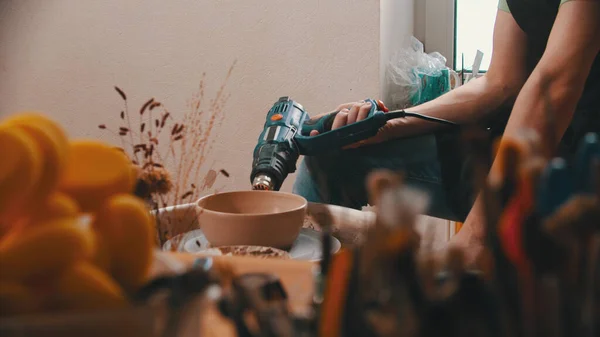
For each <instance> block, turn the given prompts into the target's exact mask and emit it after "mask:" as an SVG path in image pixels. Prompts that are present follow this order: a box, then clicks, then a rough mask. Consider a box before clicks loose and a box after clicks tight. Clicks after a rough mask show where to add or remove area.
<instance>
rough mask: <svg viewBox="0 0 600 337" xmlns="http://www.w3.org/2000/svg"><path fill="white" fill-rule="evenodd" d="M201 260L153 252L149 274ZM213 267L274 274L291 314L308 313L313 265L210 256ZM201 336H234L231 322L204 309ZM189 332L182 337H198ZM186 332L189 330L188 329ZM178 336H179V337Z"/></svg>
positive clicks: (188, 255)
mask: <svg viewBox="0 0 600 337" xmlns="http://www.w3.org/2000/svg"><path fill="white" fill-rule="evenodd" d="M199 257H201V256H200V255H196V254H187V253H172V252H161V251H157V252H156V260H155V261H156V262H155V264H154V266H153V270H152V275H153V276H157V275H162V274H170V273H177V272H182V271H184V270H185V269H187V268H190V267H191V266H192V264H193V263H194V261H195V260H196V259H198V258H199ZM213 259H214V262H215V264H217V265H219V264H227V266H229V267H232V268H233V270H234V272H235V273H236V274H244V273H250V272H252V273H254V272H264V273H271V274H275V275H277V276H278V277H279V278H280V279H281V282H282V284H283V286H284V287H285V290H286V291H287V293H288V296H289V304H290V310H291V311H292V312H293V313H294V314H298V315H302V314H304V313H306V312H307V310H309V305H310V301H311V300H312V295H313V291H314V281H313V270H314V269H313V268H314V267H315V266H316V265H315V264H314V263H312V262H305V261H296V260H279V259H260V258H253V257H237V256H236V257H231V256H213ZM201 314H202V315H201V316H202V317H201V318H200V320H201V321H200V327H199V328H200V331H201V332H200V334H199V335H200V336H220V337H227V336H235V330H234V328H233V326H232V325H231V323H230V322H229V321H228V320H226V319H225V318H223V317H222V316H221V315H220V314H219V313H218V312H217V310H216V308H214V307H212V306H207V307H205V308H204V309H203V310H202V311H201ZM191 329H192V332H183V333H182V336H185V337H187V336H188V335H189V336H197V335H198V334H196V335H194V331H197V329H198V328H197V327H192V328H191ZM188 330H189V328H188ZM178 337H179V336H178Z"/></svg>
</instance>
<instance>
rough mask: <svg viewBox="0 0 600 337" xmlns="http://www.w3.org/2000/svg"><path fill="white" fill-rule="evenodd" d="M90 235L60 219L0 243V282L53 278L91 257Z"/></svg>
mask: <svg viewBox="0 0 600 337" xmlns="http://www.w3.org/2000/svg"><path fill="white" fill-rule="evenodd" d="M92 240H93V239H92V233H91V231H89V230H87V229H83V228H81V227H80V226H79V225H78V223H77V219H75V218H63V219H59V220H53V221H50V222H49V223H44V224H42V225H40V226H33V227H31V228H27V229H26V230H23V231H22V232H21V233H19V235H9V237H8V238H5V239H4V240H2V242H0V279H1V280H15V281H23V280H32V279H34V278H37V277H42V276H47V275H57V274H59V273H60V272H61V271H62V270H65V269H66V268H69V266H71V265H72V264H74V263H75V262H76V261H79V260H84V259H88V258H89V257H90V256H91V254H92V249H93V241H92Z"/></svg>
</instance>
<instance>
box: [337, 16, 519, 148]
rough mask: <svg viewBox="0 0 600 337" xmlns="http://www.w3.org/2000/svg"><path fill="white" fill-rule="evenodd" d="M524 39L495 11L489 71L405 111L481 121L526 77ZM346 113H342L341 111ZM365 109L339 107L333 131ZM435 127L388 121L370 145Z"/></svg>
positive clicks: (462, 121) (357, 105) (420, 122)
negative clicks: (492, 47)
mask: <svg viewBox="0 0 600 337" xmlns="http://www.w3.org/2000/svg"><path fill="white" fill-rule="evenodd" d="M526 39H527V38H526V36H525V33H524V32H523V31H522V30H521V28H520V27H519V26H518V25H517V23H516V21H515V20H514V19H513V17H512V15H510V14H509V13H506V12H504V11H498V14H497V17H496V24H495V28H494V41H493V42H494V51H493V54H492V61H491V64H490V69H489V70H488V72H487V73H486V74H485V75H484V76H483V77H481V78H478V79H475V80H472V81H470V82H469V83H467V84H465V85H463V86H461V87H459V88H457V89H455V90H452V91H450V92H449V93H446V94H445V95H442V96H440V97H438V98H437V99H435V100H432V101H430V102H427V103H424V104H421V105H419V106H416V107H412V108H410V109H407V110H409V111H412V112H419V113H422V114H425V115H429V116H433V117H438V118H443V119H447V120H451V121H454V122H457V123H459V124H467V123H473V122H477V121H480V120H482V119H483V118H485V117H487V116H489V114H490V113H491V112H492V111H494V110H496V109H497V108H499V107H500V106H502V105H503V104H504V103H507V102H509V101H514V99H515V98H516V96H517V94H518V93H519V90H521V87H522V86H523V84H524V83H525V80H526V78H527V73H526V65H525V57H526V53H527V50H526V49H527V45H526ZM345 108H347V109H349V110H343V109H345ZM369 108H370V107H368V106H364V105H363V104H362V103H348V104H342V105H340V106H339V107H338V108H337V111H342V113H340V114H338V116H337V117H336V120H335V122H334V123H333V128H334V129H335V128H338V127H341V126H344V125H346V124H351V123H354V122H356V121H359V120H361V119H363V118H365V117H366V115H367V113H368V111H369ZM438 127H440V125H439V124H435V123H431V122H426V121H423V120H420V119H416V118H410V117H409V118H402V119H396V120H391V121H389V122H388V123H387V125H386V126H385V127H384V128H383V129H382V130H381V131H380V132H379V134H378V135H377V136H376V137H375V139H373V140H371V141H370V142H380V141H385V140H388V139H392V138H400V137H408V136H413V135H418V134H423V133H428V132H431V131H433V130H434V129H435V128H438Z"/></svg>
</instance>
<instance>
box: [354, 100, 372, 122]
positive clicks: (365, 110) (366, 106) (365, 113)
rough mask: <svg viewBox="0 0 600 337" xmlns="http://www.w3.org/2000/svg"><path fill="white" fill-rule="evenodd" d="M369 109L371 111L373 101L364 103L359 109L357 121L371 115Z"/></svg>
mask: <svg viewBox="0 0 600 337" xmlns="http://www.w3.org/2000/svg"><path fill="white" fill-rule="evenodd" d="M369 111H371V103H370V102H369V103H367V104H363V105H362V106H361V107H360V109H359V110H358V115H357V117H356V122H359V121H362V120H363V119H365V118H367V117H368V116H369Z"/></svg>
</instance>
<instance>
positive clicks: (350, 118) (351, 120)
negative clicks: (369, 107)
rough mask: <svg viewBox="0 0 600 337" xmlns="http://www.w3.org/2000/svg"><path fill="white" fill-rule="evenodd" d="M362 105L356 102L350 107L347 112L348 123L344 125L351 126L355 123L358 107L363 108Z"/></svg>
mask: <svg viewBox="0 0 600 337" xmlns="http://www.w3.org/2000/svg"><path fill="white" fill-rule="evenodd" d="M363 105H364V103H361V102H358V103H355V104H354V105H352V107H351V108H350V109H349V110H348V121H347V122H346V124H352V123H354V122H356V118H357V117H358V111H359V110H360V107H361V106H363Z"/></svg>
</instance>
